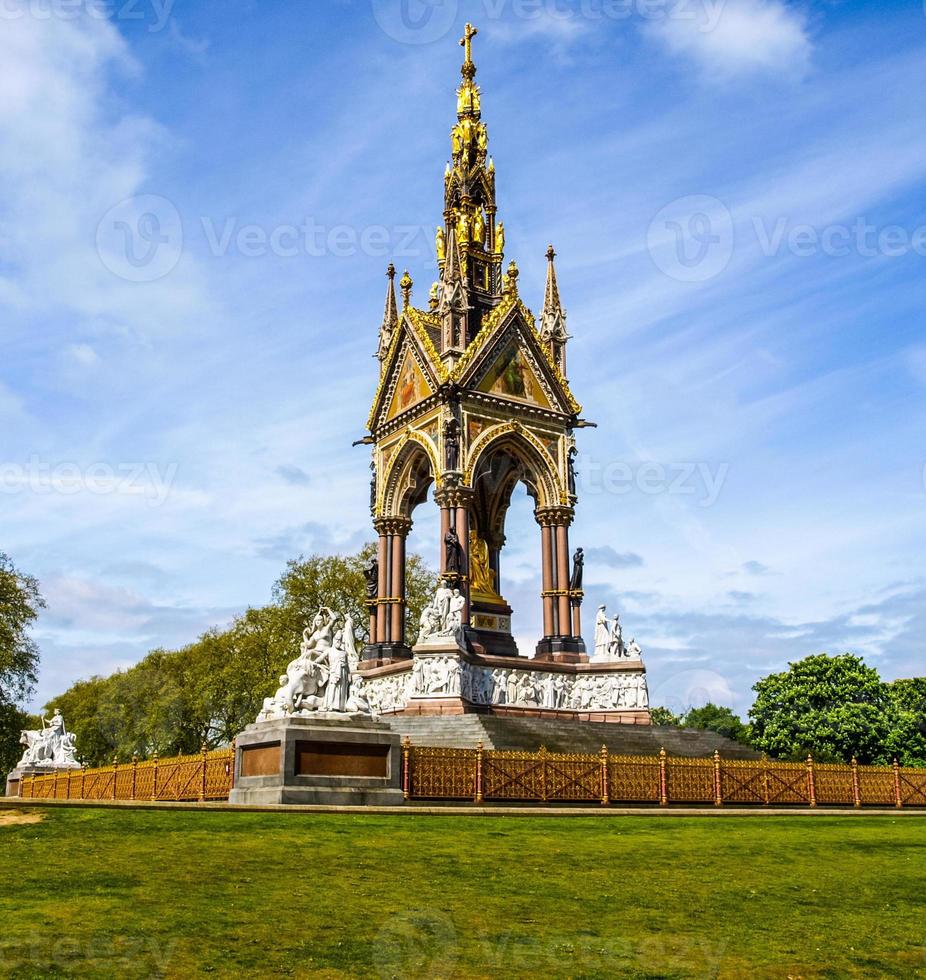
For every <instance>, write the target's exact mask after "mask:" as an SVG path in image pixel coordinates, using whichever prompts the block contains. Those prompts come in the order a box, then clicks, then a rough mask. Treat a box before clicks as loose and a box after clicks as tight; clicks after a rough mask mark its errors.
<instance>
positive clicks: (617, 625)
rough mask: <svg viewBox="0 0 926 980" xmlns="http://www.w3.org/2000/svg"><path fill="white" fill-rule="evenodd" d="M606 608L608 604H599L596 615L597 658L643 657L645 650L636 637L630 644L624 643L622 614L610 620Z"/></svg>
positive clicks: (630, 658)
mask: <svg viewBox="0 0 926 980" xmlns="http://www.w3.org/2000/svg"><path fill="white" fill-rule="evenodd" d="M606 610H607V607H606V606H603V605H602V606H599V607H598V615H597V616H596V617H595V659H596V660H624V659H627V660H640V659H642V657H643V651H642V650H641V649H640V645H639V644H638V643H637V641H636V640H635V639H631V640H630V643H629V644H625V643H624V631H623V629H622V628H621V617H620V615H615V617H614V619H613V620H610V619H608V614H607V611H606Z"/></svg>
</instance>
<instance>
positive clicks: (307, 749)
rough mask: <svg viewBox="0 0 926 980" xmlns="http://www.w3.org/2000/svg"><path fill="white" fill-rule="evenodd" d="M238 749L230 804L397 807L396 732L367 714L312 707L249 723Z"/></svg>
mask: <svg viewBox="0 0 926 980" xmlns="http://www.w3.org/2000/svg"><path fill="white" fill-rule="evenodd" d="M236 745H237V749H236V752H235V784H234V788H233V789H232V791H231V794H230V796H229V802H230V803H233V804H245V805H246V804H267V803H290V804H303V805H305V804H317V803H323V804H328V805H335V806H362V805H368V804H376V805H381V806H395V805H398V804H401V803H402V802H403V795H402V785H401V771H402V746H401V739H400V737H399V735H397V734H396V733H395V732H393V731H392V730H391V729H390V728H389V726H388V725H386V724H384V723H382V722H377V721H373V720H372V719H371V718H370V717H369V716H368V715H347V714H337V713H334V712H315V713H314V714H313V715H311V716H309V717H288V718H278V719H272V720H270V721H261V722H257V723H256V724H253V725H249V726H248V727H247V728H246V729H245V730H244V731H243V732H242V733H241V734H240V735H239V736H238V739H237V742H236Z"/></svg>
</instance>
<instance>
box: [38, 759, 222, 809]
mask: <svg viewBox="0 0 926 980" xmlns="http://www.w3.org/2000/svg"><path fill="white" fill-rule="evenodd" d="M234 773H235V750H234V747H231V748H226V749H216V750H215V751H212V752H210V751H209V750H208V749H206V747H205V746H203V749H202V751H201V752H200V753H199V755H178V756H175V757H174V758H170V759H159V758H158V757H157V756H155V757H154V758H153V759H148V760H146V761H144V762H139V761H138V759H133V760H132V761H131V762H130V763H122V764H121V763H119V762H113V764H112V765H111V766H104V767H102V768H100V769H63V770H60V771H58V772H54V773H47V774H45V775H41V776H37V775H24V776H23V778H22V780H21V782H20V785H19V796H20V797H22V798H24V799H31V800H109V801H114V800H139V801H140V800H173V801H176V802H179V801H186V802H194V801H204V800H227V799H228V795H229V793H230V792H231V790H232V787H233V785H234Z"/></svg>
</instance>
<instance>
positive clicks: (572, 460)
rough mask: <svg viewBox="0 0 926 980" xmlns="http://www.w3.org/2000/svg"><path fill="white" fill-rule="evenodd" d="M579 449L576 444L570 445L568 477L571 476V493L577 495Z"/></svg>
mask: <svg viewBox="0 0 926 980" xmlns="http://www.w3.org/2000/svg"><path fill="white" fill-rule="evenodd" d="M578 454H579V451H578V450H577V449H576V447H575V446H570V447H569V456H568V477H569V493H570V494H571V495H572V496H573V497H575V496H576V456H578Z"/></svg>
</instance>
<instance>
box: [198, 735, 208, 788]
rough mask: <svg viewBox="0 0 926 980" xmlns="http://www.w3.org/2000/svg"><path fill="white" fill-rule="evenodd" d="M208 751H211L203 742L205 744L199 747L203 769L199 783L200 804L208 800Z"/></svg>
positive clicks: (200, 762)
mask: <svg viewBox="0 0 926 980" xmlns="http://www.w3.org/2000/svg"><path fill="white" fill-rule="evenodd" d="M208 751H209V749H208V748H207V747H206V743H205V742H203V744H202V745H201V746H200V747H199V752H200V755H201V758H200V760H199V764H200V765H201V766H202V768H203V771H202V776H201V778H200V781H199V802H200V803H202V802H204V801H205V799H206V753H207V752H208Z"/></svg>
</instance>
